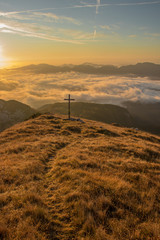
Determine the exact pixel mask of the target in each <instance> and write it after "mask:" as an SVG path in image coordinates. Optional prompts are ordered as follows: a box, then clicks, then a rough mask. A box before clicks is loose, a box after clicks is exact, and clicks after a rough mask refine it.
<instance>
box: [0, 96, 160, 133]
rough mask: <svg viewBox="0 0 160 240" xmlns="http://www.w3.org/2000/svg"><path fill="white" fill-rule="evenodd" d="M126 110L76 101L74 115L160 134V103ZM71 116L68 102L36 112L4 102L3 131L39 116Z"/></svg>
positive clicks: (0, 110) (1, 102)
mask: <svg viewBox="0 0 160 240" xmlns="http://www.w3.org/2000/svg"><path fill="white" fill-rule="evenodd" d="M123 104H124V107H120V106H116V105H111V104H95V103H85V102H73V103H72V104H71V115H72V116H73V117H78V118H86V119H90V120H95V121H100V122H104V123H110V124H113V123H114V124H118V125H121V126H124V127H134V128H139V129H141V130H144V131H148V132H151V133H155V134H160V103H158V102H157V103H142V102H124V103H123ZM38 112H39V113H46V112H49V113H53V114H54V113H57V114H62V115H67V114H68V106H67V103H55V104H47V105H44V106H42V107H41V108H39V109H37V110H35V109H33V108H31V107H29V106H28V105H26V104H23V103H20V102H18V101H14V100H10V101H4V100H0V131H3V130H4V129H6V128H8V127H10V126H12V125H14V124H16V123H18V122H22V121H24V120H26V119H28V118H30V117H31V116H32V115H34V114H36V113H38Z"/></svg>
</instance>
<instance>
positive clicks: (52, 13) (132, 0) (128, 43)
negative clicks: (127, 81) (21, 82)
mask: <svg viewBox="0 0 160 240" xmlns="http://www.w3.org/2000/svg"><path fill="white" fill-rule="evenodd" d="M159 13H160V1H158V0H84V1H83V0H45V1H44V0H27V1H26V0H0V67H1V68H2V67H8V66H13V67H14V66H17V65H26V64H38V63H48V64H54V65H61V64H81V63H84V62H91V63H96V64H113V65H126V64H135V63H137V62H154V63H159V64H160V25H159V23H160V14H159Z"/></svg>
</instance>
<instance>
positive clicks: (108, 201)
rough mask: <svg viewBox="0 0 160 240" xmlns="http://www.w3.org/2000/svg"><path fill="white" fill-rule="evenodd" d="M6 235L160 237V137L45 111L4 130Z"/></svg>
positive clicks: (43, 239) (85, 239)
mask: <svg viewBox="0 0 160 240" xmlns="http://www.w3.org/2000/svg"><path fill="white" fill-rule="evenodd" d="M0 211H1V214H0V239H4V240H23V239H26V240H37V239H38V240H51V239H52V240H71V239H74V240H91V239H93V240H123V239H125V240H126V239H128V240H158V239H160V137H158V136H154V135H150V134H148V133H144V132H141V131H136V130H134V129H129V128H121V127H116V126H112V125H107V124H103V123H98V122H93V121H88V120H85V123H80V122H75V121H68V120H65V119H64V118H62V117H60V116H53V115H42V116H39V117H37V118H35V119H31V120H28V121H26V122H23V123H21V124H18V125H15V126H14V127H12V128H10V129H8V130H6V131H4V132H2V133H1V134H0Z"/></svg>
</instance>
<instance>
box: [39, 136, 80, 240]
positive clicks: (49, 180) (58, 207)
mask: <svg viewBox="0 0 160 240" xmlns="http://www.w3.org/2000/svg"><path fill="white" fill-rule="evenodd" d="M78 142H79V139H78ZM72 144H73V145H76V144H77V140H76V139H75V137H72V138H70V142H69V143H68V142H67V141H66V142H64V143H60V144H56V145H55V146H54V147H53V149H52V150H51V153H50V154H49V158H48V162H47V164H46V167H45V171H46V172H45V175H44V178H43V179H44V182H43V186H44V187H45V192H44V196H45V198H44V199H45V205H46V207H47V210H48V214H49V216H50V219H51V231H50V234H49V236H48V239H50V240H61V239H66V240H69V238H68V237H67V236H71V235H72V227H71V226H70V223H69V219H68V218H69V215H68V213H67V211H66V209H65V206H63V204H60V203H62V196H61V195H60V193H59V188H61V187H62V185H61V183H60V182H59V180H58V179H57V177H55V171H56V167H57V166H56V159H57V156H58V155H63V153H64V151H65V150H66V148H68V147H70V146H71V145H72ZM64 236H65V237H64Z"/></svg>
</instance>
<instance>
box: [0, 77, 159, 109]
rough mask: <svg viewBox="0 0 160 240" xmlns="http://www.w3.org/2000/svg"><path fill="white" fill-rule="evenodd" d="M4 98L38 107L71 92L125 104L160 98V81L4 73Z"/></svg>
mask: <svg viewBox="0 0 160 240" xmlns="http://www.w3.org/2000/svg"><path fill="white" fill-rule="evenodd" d="M1 76H2V78H1V80H0V96H1V99H4V100H9V99H15V100H18V101H21V102H23V103H26V104H28V105H31V106H32V107H34V108H38V107H40V106H42V105H44V104H48V103H54V102H61V101H63V99H64V98H65V97H66V96H67V94H69V93H70V94H71V96H72V97H74V98H75V99H76V100H77V101H87V102H95V103H112V104H116V105H121V103H122V102H123V101H126V100H132V101H135V100H141V101H160V94H159V93H160V81H153V80H150V79H148V78H140V77H138V78H128V77H117V76H112V77H105V76H96V75H87V74H78V73H65V74H64V73H63V74H62V73H61V74H46V75H45V74H37V75H31V74H26V75H24V74H22V73H18V72H10V73H8V72H7V73H2V74H1Z"/></svg>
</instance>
